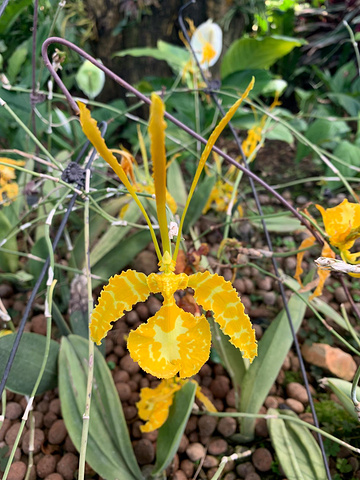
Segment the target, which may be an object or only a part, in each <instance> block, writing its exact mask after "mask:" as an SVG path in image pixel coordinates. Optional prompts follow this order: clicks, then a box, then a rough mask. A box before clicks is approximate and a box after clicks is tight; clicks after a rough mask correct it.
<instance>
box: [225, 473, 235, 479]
mask: <svg viewBox="0 0 360 480" xmlns="http://www.w3.org/2000/svg"><path fill="white" fill-rule="evenodd" d="M235 479H236V474H235V473H234V472H228V473H227V474H226V475H225V477H224V480H235Z"/></svg>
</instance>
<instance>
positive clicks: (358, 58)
mask: <svg viewBox="0 0 360 480" xmlns="http://www.w3.org/2000/svg"><path fill="white" fill-rule="evenodd" d="M343 24H344V25H345V28H346V30H347V31H348V32H349V37H350V40H351V45H352V46H353V48H354V52H355V56H356V63H357V67H358V77H360V54H359V47H358V44H357V41H356V40H355V35H354V32H353V31H352V28H351V27H350V25H349V24H348V22H347V21H346V20H343Z"/></svg>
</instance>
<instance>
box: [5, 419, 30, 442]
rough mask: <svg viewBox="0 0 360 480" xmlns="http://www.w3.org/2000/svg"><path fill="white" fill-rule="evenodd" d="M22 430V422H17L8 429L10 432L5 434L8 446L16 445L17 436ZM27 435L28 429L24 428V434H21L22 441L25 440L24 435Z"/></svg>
mask: <svg viewBox="0 0 360 480" xmlns="http://www.w3.org/2000/svg"><path fill="white" fill-rule="evenodd" d="M19 428H20V422H16V423H14V424H13V425H11V427H10V428H9V429H8V431H7V432H6V434H5V442H6V444H7V445H14V442H15V439H16V436H17V434H18V431H19ZM25 433H26V429H25V428H24V430H23V433H22V434H21V437H20V441H22V439H23V438H24V435H25Z"/></svg>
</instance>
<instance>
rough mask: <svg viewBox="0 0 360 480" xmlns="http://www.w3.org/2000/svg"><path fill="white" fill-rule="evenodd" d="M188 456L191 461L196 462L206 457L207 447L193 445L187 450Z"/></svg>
mask: <svg viewBox="0 0 360 480" xmlns="http://www.w3.org/2000/svg"><path fill="white" fill-rule="evenodd" d="M186 455H187V456H188V457H189V458H190V460H191V461H193V462H196V461H197V460H200V459H201V458H203V457H204V456H205V447H204V445H201V443H191V444H190V445H189V446H188V448H187V449H186Z"/></svg>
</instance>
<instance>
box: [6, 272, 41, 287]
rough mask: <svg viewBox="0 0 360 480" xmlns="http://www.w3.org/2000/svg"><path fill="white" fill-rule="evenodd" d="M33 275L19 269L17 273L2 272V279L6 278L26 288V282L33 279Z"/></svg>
mask: <svg viewBox="0 0 360 480" xmlns="http://www.w3.org/2000/svg"><path fill="white" fill-rule="evenodd" d="M33 278H34V277H33V276H32V275H30V274H29V273H27V272H24V270H18V271H17V272H16V273H0V280H6V281H7V282H12V283H15V284H18V285H21V287H22V288H24V284H25V283H27V282H30V281H31V280H33Z"/></svg>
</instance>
